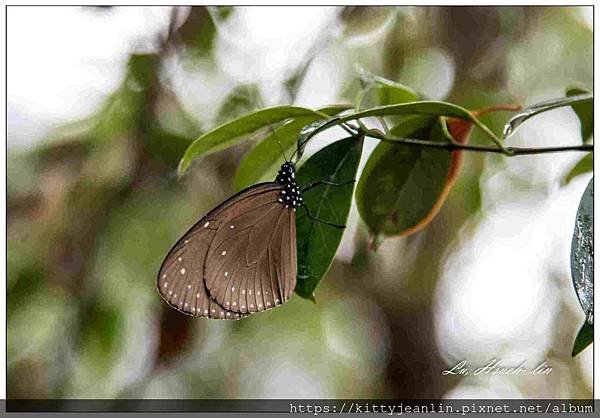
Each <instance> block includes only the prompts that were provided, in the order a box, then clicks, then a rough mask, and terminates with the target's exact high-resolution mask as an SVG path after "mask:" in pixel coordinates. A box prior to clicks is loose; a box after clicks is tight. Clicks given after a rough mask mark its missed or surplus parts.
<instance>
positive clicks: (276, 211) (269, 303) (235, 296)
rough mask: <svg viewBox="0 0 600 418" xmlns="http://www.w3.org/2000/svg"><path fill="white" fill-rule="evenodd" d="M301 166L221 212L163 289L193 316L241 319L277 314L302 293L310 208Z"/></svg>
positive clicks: (178, 250) (180, 254) (289, 167)
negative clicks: (302, 252)
mask: <svg viewBox="0 0 600 418" xmlns="http://www.w3.org/2000/svg"><path fill="white" fill-rule="evenodd" d="M302 205H303V201H302V196H301V190H300V188H299V187H298V185H297V183H296V180H295V166H294V164H293V163H291V162H286V163H284V164H283V165H282V166H281V169H280V170H279V172H278V174H277V177H276V179H275V181H274V182H269V183H260V184H257V185H254V186H252V187H249V188H247V189H245V190H243V191H241V192H240V193H238V194H236V195H235V196H233V197H231V198H230V199H228V200H226V201H225V202H223V203H221V204H220V205H218V206H217V207H216V208H214V209H213V210H212V211H210V212H209V213H208V214H207V215H206V216H204V217H203V218H202V219H201V220H200V221H198V222H197V223H196V224H195V225H194V226H193V227H192V228H190V229H189V230H188V231H187V232H186V233H185V234H184V235H183V237H182V238H181V239H180V240H179V241H178V242H177V243H176V244H175V246H174V247H173V248H172V249H171V251H170V252H169V253H168V255H167V257H166V258H165V260H164V262H163V264H162V266H161V268H160V271H159V275H158V281H157V289H158V292H159V294H160V295H161V297H162V298H163V299H164V300H165V301H166V302H167V303H168V304H169V305H170V306H171V307H173V308H175V309H177V310H178V311H180V312H182V313H184V314H187V315H192V316H199V317H206V318H213V319H240V318H244V317H246V316H248V315H249V314H251V313H255V312H261V311H264V310H268V309H272V308H274V307H276V306H278V305H280V304H282V303H284V302H286V301H287V300H288V299H289V297H290V296H291V294H292V292H293V291H294V288H295V286H296V272H297V265H296V218H295V210H296V208H297V207H299V206H302Z"/></svg>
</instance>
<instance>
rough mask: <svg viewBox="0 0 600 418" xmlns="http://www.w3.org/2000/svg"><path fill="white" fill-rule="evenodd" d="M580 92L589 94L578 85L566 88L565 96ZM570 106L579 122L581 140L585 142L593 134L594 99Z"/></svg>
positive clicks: (577, 94) (580, 93)
mask: <svg viewBox="0 0 600 418" xmlns="http://www.w3.org/2000/svg"><path fill="white" fill-rule="evenodd" d="M582 94H590V92H589V91H587V90H584V89H581V88H578V87H572V88H570V89H568V90H567V97H573V96H579V95H582ZM571 107H572V108H573V111H574V112H575V113H576V114H577V117H578V118H579V123H581V142H586V141H587V140H588V139H589V138H590V137H591V136H592V135H593V134H594V101H593V100H590V101H587V102H583V103H577V104H573V105H571Z"/></svg>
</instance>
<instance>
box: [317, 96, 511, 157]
mask: <svg viewBox="0 0 600 418" xmlns="http://www.w3.org/2000/svg"><path fill="white" fill-rule="evenodd" d="M393 115H431V116H448V117H454V118H459V119H465V120H468V121H471V122H473V124H475V125H476V126H477V127H478V128H480V129H481V130H482V131H483V132H484V133H485V134H486V135H487V136H489V137H490V138H491V139H492V141H494V143H496V144H497V145H498V146H499V147H502V144H501V142H500V139H499V138H498V137H497V136H496V135H495V134H494V133H493V132H492V131H491V130H490V129H489V128H488V127H487V126H486V125H485V124H483V123H482V122H481V121H480V120H479V119H477V118H476V117H475V116H474V115H473V114H472V113H471V112H469V111H468V110H467V109H465V108H463V107H460V106H457V105H455V104H452V103H446V102H438V101H430V100H424V101H420V102H411V103H402V104H395V105H388V106H379V107H374V108H371V109H367V110H363V111H361V112H356V113H351V114H349V115H346V116H344V117H341V118H339V119H337V120H335V123H329V124H326V125H324V126H322V127H320V128H318V129H315V130H314V131H313V132H312V134H311V135H316V134H318V133H319V132H321V131H323V130H325V129H329V128H330V127H332V126H335V125H339V124H341V123H344V122H348V121H351V120H356V119H360V118H367V117H372V116H393Z"/></svg>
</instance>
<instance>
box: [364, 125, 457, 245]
mask: <svg viewBox="0 0 600 418" xmlns="http://www.w3.org/2000/svg"><path fill="white" fill-rule="evenodd" d="M436 119H437V118H433V119H432V118H431V117H426V116H420V117H418V118H415V119H413V120H412V124H404V123H403V124H400V125H398V126H396V127H394V128H393V129H392V132H391V133H392V135H394V136H397V137H407V136H410V137H411V138H417V139H428V140H431V141H440V142H443V141H445V140H446V139H445V136H444V134H443V132H442V129H441V125H440V123H439V122H437V123H436V122H435V121H436ZM451 163H452V154H451V153H449V152H447V151H445V150H441V149H440V150H438V149H431V148H429V149H426V148H421V147H410V146H406V145H402V144H391V143H380V144H379V145H378V146H377V147H376V148H375V150H374V151H373V153H372V154H371V156H370V158H369V160H368V161H367V164H366V165H365V168H364V170H363V172H362V175H361V178H360V181H359V183H358V185H357V189H356V204H357V207H358V211H359V213H360V215H361V217H362V219H363V220H364V221H365V223H366V224H367V226H368V227H369V229H370V231H371V232H372V233H374V234H375V235H378V234H385V235H399V234H402V233H405V232H407V231H408V230H410V229H411V228H415V227H416V226H417V225H419V224H420V223H421V222H423V221H424V220H426V219H427V216H428V215H429V214H430V213H431V212H432V210H433V208H434V206H435V205H436V203H437V202H438V200H439V199H440V196H441V195H442V191H443V190H444V187H445V185H446V182H447V178H448V172H449V168H450V165H451Z"/></svg>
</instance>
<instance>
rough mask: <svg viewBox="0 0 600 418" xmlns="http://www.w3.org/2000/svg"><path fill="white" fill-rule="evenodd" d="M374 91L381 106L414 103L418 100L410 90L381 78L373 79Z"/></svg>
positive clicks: (417, 96) (415, 94) (416, 95)
mask: <svg viewBox="0 0 600 418" xmlns="http://www.w3.org/2000/svg"><path fill="white" fill-rule="evenodd" d="M375 89H376V92H377V97H378V99H379V104H380V105H381V106H387V105H391V104H398V103H408V102H414V101H417V100H418V99H419V95H418V94H417V93H416V92H415V91H414V90H412V89H411V88H409V87H407V86H405V85H402V84H400V83H396V82H393V81H390V80H386V79H385V78H381V77H377V78H376V79H375Z"/></svg>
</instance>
